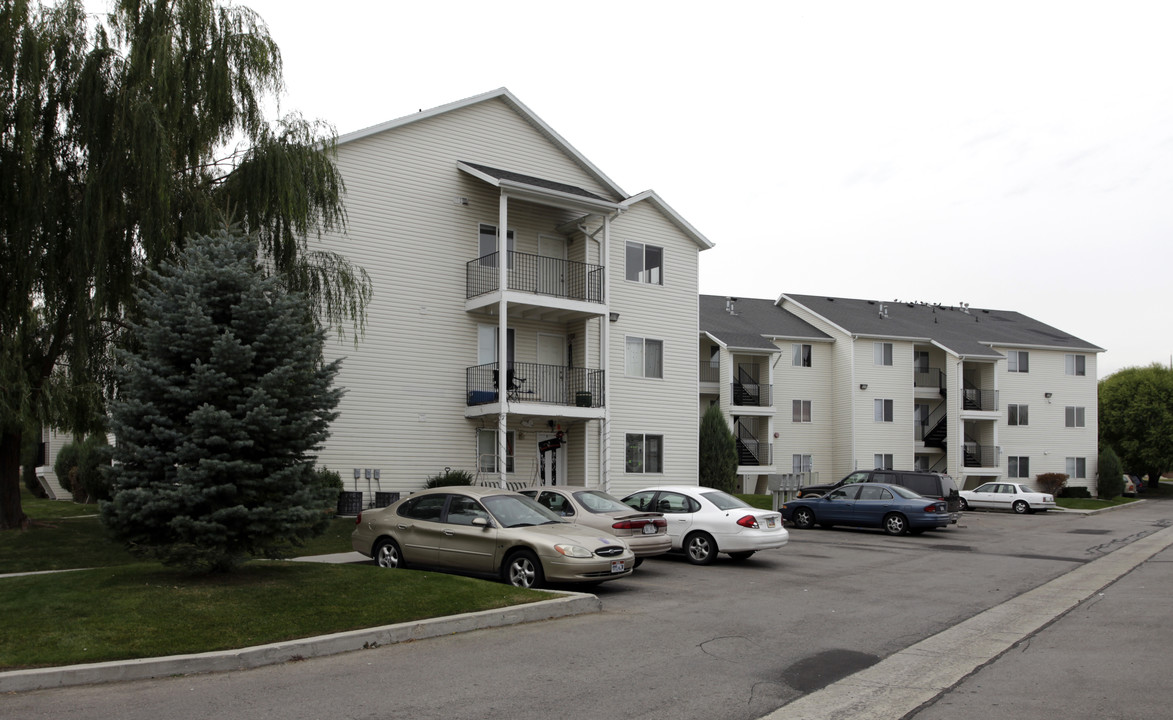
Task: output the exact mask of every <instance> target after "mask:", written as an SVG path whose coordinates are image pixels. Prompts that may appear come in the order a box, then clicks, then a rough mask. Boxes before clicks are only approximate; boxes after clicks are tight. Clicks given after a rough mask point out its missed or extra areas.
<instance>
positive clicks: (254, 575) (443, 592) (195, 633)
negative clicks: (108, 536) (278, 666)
mask: <svg viewBox="0 0 1173 720" xmlns="http://www.w3.org/2000/svg"><path fill="white" fill-rule="evenodd" d="M0 588H2V591H0V617H2V618H3V621H2V622H0V670H14V669H18V668H25V667H43V666H54V665H69V664H75V663H91V662H100V661H105V660H125V659H130V658H143V657H156V656H161V655H175V654H184V653H195V652H206V651H211V650H225V649H231V648H240V647H247V646H250V645H261V644H265V643H271V642H279V641H282V640H290V639H293V638H299V637H310V636H313V635H321V634H325V633H332V632H341V631H344V630H353V629H358V628H364V627H377V626H380V625H389V624H392V623H398V622H407V621H412V620H419V619H423V618H431V617H439V616H442V615H451V614H456V613H464V612H474V611H477V610H488V609H492V608H499V607H506V606H509V605H518V604H522V603H528V602H535V601H537V600H544V599H547V598H549V596H548V595H546V594H544V593H541V592H537V591H533V590H522V589H520V588H514V587H511V586H509V585H505V584H502V583H496V582H489V581H485V580H477V579H473V578H466V577H459V576H456V575H446V574H444V573H437V572H426V571H422V570H393V571H389V570H383V569H380V568H377V567H374V566H372V565H323V564H319V563H293V562H282V561H253V562H249V563H246V564H245V565H244V566H242V567H241V568H240V569H238V570H237V571H236V572H234V573H230V574H227V575H190V574H187V573H185V572H184V571H182V570H178V569H171V568H164V567H163V566H161V565H158V564H155V563H136V564H133V565H123V566H119V567H107V568H95V569H92V570H79V571H76V572H66V573H53V574H50V575H30V576H23V577H12V578H3V579H0Z"/></svg>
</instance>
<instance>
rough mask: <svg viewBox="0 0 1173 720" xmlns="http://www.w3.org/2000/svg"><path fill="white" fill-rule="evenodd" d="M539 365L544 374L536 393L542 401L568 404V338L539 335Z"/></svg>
mask: <svg viewBox="0 0 1173 720" xmlns="http://www.w3.org/2000/svg"><path fill="white" fill-rule="evenodd" d="M538 364H540V365H541V366H542V372H541V380H540V382H539V384H538V387H537V388H536V391H537V392H538V393H539V395H540V399H541V401H542V402H548V403H556V404H559V405H565V404H567V403H566V398H567V388H566V336H564V335H547V334H546V333H538Z"/></svg>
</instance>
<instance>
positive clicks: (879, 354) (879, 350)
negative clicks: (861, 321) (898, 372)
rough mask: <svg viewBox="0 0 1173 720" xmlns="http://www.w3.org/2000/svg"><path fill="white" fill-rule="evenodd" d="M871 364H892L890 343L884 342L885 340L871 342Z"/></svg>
mask: <svg viewBox="0 0 1173 720" xmlns="http://www.w3.org/2000/svg"><path fill="white" fill-rule="evenodd" d="M872 364H873V365H891V364H892V343H886V342H878V343H872Z"/></svg>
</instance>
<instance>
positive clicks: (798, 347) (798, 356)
mask: <svg viewBox="0 0 1173 720" xmlns="http://www.w3.org/2000/svg"><path fill="white" fill-rule="evenodd" d="M791 347H792V348H793V349H794V358H793V359H792V360H791V361H790V364H791V365H793V366H794V367H810V366H811V346H810V345H809V344H807V343H794V344H793V345H791Z"/></svg>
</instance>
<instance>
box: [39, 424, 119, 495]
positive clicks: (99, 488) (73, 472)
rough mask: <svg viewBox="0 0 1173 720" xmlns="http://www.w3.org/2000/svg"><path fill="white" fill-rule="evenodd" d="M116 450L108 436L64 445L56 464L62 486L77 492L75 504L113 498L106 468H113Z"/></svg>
mask: <svg viewBox="0 0 1173 720" xmlns="http://www.w3.org/2000/svg"><path fill="white" fill-rule="evenodd" d="M113 455H114V449H113V448H112V447H110V444H109V443H108V442H106V436H104V435H91V436H89V437H88V438H86V439H85V440H83V441H81V442H72V443H67V444H66V445H64V446H63V447H62V448H61V450H60V451H58V453H57V459H56V460H55V461H54V462H53V472H55V473H57V480H58V482H60V483H61V486H62V487H64V488H68V489H69V491H70V492H71V493H73V500H74V502H80V503H91V502H97V501H99V500H109V499H110V480H109V478H108V477H107V475H106V473H105V472H104V471H103V469H102V468H104V467H110V460H111V458H112V457H113Z"/></svg>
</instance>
